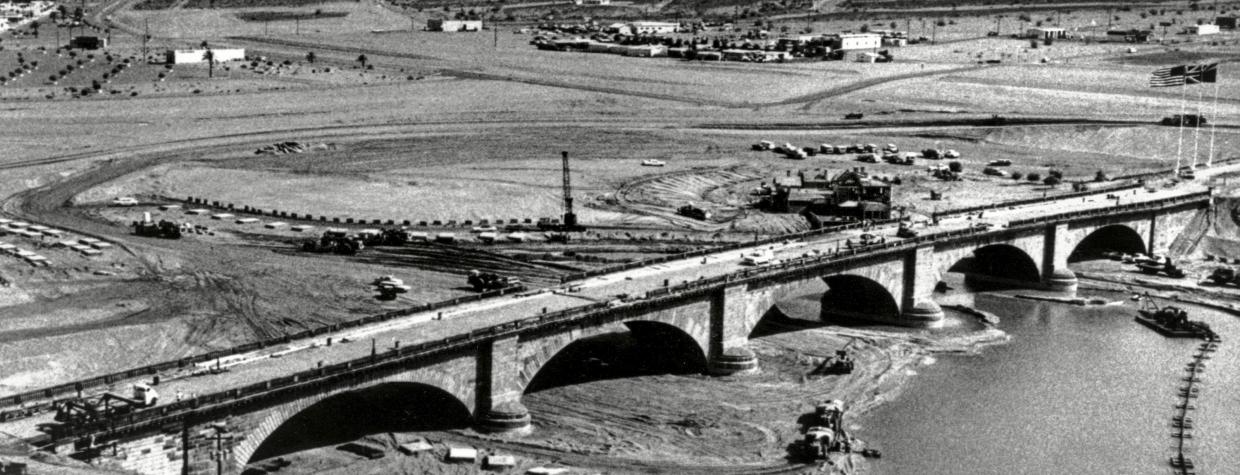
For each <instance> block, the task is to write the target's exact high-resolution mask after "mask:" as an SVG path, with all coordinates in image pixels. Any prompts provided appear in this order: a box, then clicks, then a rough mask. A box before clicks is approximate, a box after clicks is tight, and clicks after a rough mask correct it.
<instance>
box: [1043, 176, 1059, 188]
mask: <svg viewBox="0 0 1240 475" xmlns="http://www.w3.org/2000/svg"><path fill="white" fill-rule="evenodd" d="M1042 183H1045V184H1047V185H1050V186H1057V185H1059V184H1060V183H1063V179H1062V178H1059V177H1057V176H1048V177H1046V179H1045V180H1042Z"/></svg>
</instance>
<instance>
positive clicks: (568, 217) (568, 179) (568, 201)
mask: <svg viewBox="0 0 1240 475" xmlns="http://www.w3.org/2000/svg"><path fill="white" fill-rule="evenodd" d="M560 156H561V157H562V158H563V162H564V227H563V229H562V230H563V231H580V230H581V226H579V225H578V224H577V214H576V213H574V212H573V181H572V180H573V179H572V173H570V170H569V167H568V152H567V151H563V152H560Z"/></svg>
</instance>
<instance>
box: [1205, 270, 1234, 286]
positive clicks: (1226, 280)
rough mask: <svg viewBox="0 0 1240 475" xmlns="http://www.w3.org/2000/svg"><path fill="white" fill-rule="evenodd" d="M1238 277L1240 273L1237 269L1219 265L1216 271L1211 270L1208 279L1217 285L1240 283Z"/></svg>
mask: <svg viewBox="0 0 1240 475" xmlns="http://www.w3.org/2000/svg"><path fill="white" fill-rule="evenodd" d="M1237 277H1240V275H1237V274H1236V270H1235V269H1232V268H1230V267H1219V268H1217V269H1214V272H1211V273H1210V276H1209V277H1207V279H1209V280H1210V282H1213V283H1214V284H1215V285H1227V284H1232V285H1240V280H1238V279H1237Z"/></svg>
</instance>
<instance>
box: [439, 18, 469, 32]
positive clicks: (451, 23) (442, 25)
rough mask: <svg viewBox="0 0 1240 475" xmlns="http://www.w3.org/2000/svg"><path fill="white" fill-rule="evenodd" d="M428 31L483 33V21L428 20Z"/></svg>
mask: <svg viewBox="0 0 1240 475" xmlns="http://www.w3.org/2000/svg"><path fill="white" fill-rule="evenodd" d="M426 30H427V31H482V20H445V19H442V18H432V19H430V20H426Z"/></svg>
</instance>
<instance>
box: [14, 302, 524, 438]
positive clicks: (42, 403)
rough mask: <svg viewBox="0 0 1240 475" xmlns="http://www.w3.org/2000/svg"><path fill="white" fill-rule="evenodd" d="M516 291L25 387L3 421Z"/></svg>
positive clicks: (352, 321) (372, 317)
mask: <svg viewBox="0 0 1240 475" xmlns="http://www.w3.org/2000/svg"><path fill="white" fill-rule="evenodd" d="M515 292H517V289H500V290H494V291H488V292H483V293H480V294H475V295H468V296H464V297H456V298H453V299H449V300H443V301H438V302H429V303H426V304H422V305H418V306H414V307H410V308H406V309H401V310H394V311H391V312H386V313H382V314H376V315H369V316H366V317H362V318H358V319H354V320H349V321H344V322H339V323H333V324H331V325H323V326H319V327H315V328H311V329H307V330H302V331H300V332H297V333H292V334H288V335H282V336H279V337H275V338H270V339H266V340H262V341H257V342H252V343H246V344H242V345H237V346H234V347H231V348H226V349H223V350H216V351H211V352H207V353H200V354H197V355H192V356H187V357H185V358H181V359H178V360H173V361H165V362H161V363H155V364H151V365H147V366H142V367H138V368H132V369H127V370H123V371H117V372H114V373H109V374H105V375H101V376H95V377H91V378H85V379H80V380H77V381H72V382H68V383H63V384H59V385H55V386H49V387H46V388H41V389H37V390H34V391H26V392H23V393H19V394H14V395H10V396H5V397H0V407H8V408H12V407H17V409H10V410H5V411H0V422H3V421H7V420H13V419H17V418H21V417H24V416H26V415H29V414H32V413H37V412H41V411H45V410H49V409H50V408H51V407H52V406H53V405H54V404H55V403H57V402H59V400H60V399H57V398H58V397H61V399H72V398H75V397H77V394H78V393H79V392H80V391H86V390H89V389H94V388H99V387H106V386H109V385H111V384H113V383H115V382H117V381H121V380H126V379H132V378H135V377H140V376H153V375H156V374H160V373H163V372H167V371H173V370H177V369H186V368H189V367H191V366H194V365H197V364H200V363H207V362H210V361H216V360H220V359H223V358H227V357H229V356H234V355H240V354H244V353H249V352H252V351H257V350H260V349H264V348H269V347H273V346H278V345H282V344H288V343H290V342H292V341H295V340H302V339H307V338H312V337H315V336H319V335H323V334H326V333H330V332H333V331H339V330H344V329H349V328H356V327H361V326H365V325H370V324H373V323H377V322H382V321H387V320H391V319H395V318H400V317H405V316H409V315H412V314H414V313H418V312H426V311H432V310H436V309H439V308H444V307H450V306H454V305H459V304H461V303H467V302H474V301H478V300H483V299H487V298H491V297H496V296H502V295H507V294H511V293H515Z"/></svg>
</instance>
